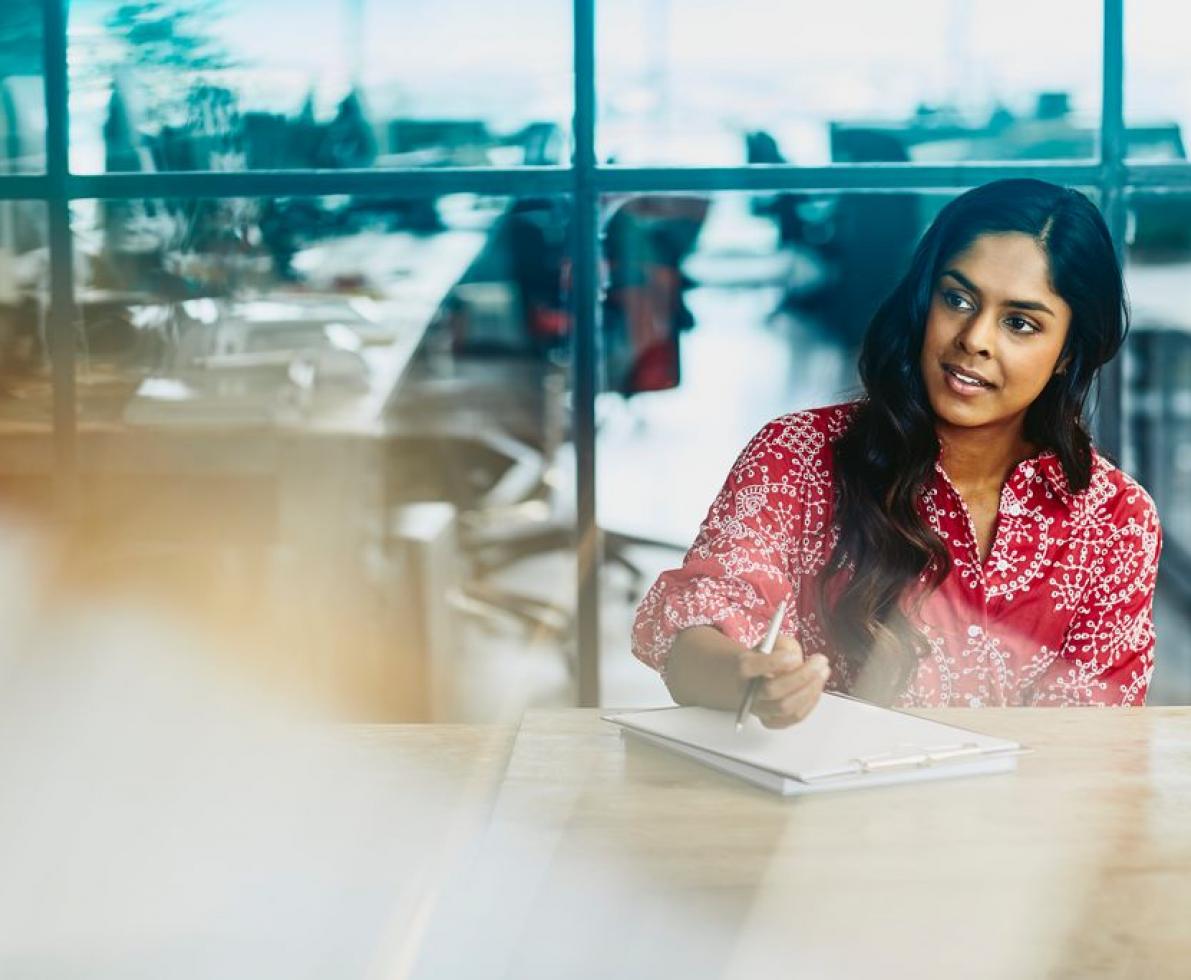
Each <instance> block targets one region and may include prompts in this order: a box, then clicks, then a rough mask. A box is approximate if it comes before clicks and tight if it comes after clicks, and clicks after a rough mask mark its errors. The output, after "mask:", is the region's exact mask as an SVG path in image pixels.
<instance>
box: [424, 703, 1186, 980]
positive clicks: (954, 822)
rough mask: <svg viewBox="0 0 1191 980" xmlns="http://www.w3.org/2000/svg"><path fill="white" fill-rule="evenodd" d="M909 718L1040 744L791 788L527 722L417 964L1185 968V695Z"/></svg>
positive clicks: (526, 970)
mask: <svg viewBox="0 0 1191 980" xmlns="http://www.w3.org/2000/svg"><path fill="white" fill-rule="evenodd" d="M922 714H924V715H926V716H928V717H933V718H937V719H939V720H944V721H954V722H956V723H959V724H964V725H968V726H974V727H977V728H978V729H980V730H982V731H986V732H988V733H991V734H996V735H1003V736H1008V737H1012V738H1016V739H1019V740H1021V741H1023V742H1025V743H1026V744H1027V745H1029V746H1031V747H1033V748H1034V749H1035V752H1034V753H1033V754H1030V755H1027V756H1025V757H1023V758H1022V759H1021V761H1020V769H1019V771H1018V772H1017V773H1015V774H1009V775H997V776H981V777H973V778H969V779H956V780H945V781H941V782H938V783H927V784H921V785H915V786H901V787H891V788H884V789H874V790H866V791H857V792H852V793H841V794H838V795H823V796H818V797H808V798H802V799H782V798H780V797H777V796H773V795H770V794H768V793H766V792H764V791H762V790H759V789H755V788H753V787H750V786H749V785H747V784H745V783H743V782H741V781H738V780H735V779H732V778H731V777H728V776H725V775H721V774H719V773H716V772H713V771H710V770H708V769H705V768H704V767H702V766H700V765H698V764H697V763H695V762H693V761H690V760H687V759H684V758H681V757H678V756H675V755H672V754H670V753H667V752H665V751H664V750H661V749H657V748H654V747H651V746H648V745H643V744H639V743H636V742H633V741H629V740H622V736H621V735H620V734H619V733H618V732H617V731H616V730H615V729H614V728H613V727H612V726H610V725H608V724H606V723H604V722H601V721H600V720H599V719H598V717H597V713H596V712H594V711H584V710H571V711H557V712H530V713H528V714H527V715H526V716H525V718H524V720H523V723H522V725H521V728H520V730H519V733H518V736H517V739H516V742H515V744H514V747H513V751H512V755H511V757H510V759H509V762H508V766H507V769H506V770H505V774H504V778H503V781H502V782H501V785H500V790H499V793H498V795H497V797H496V800H495V805H494V809H493V812H492V817H491V823H490V826H489V828H488V831H487V833H486V835H485V836H484V837H483V839H482V841H481V843H480V844H479V845H478V850H477V852H476V854H475V856H474V860H472V861H471V862H470V863H469V864H468V866H467V867H466V869H465V870H460V871H459V872H458V873H457V875H456V877H455V878H454V880H453V882H452V883H451V884H450V885H449V886H447V887H446V888H445V889H444V890H443V891H442V892H441V893H439V894H438V895H437V896H436V897H435V898H434V899H433V900H432V902H433V909H432V910H431V911H430V912H429V913H428V917H429V926H428V927H426V929H425V931H424V933H421V934H420V935H419V936H418V937H416V944H417V968H416V970H415V971H414V975H416V976H425V977H436V978H439V977H505V976H507V977H516V978H529V977H550V978H556V977H564V976H565V977H663V976H664V977H676V978H677V977H682V978H686V977H740V978H754V977H764V976H782V977H800V978H801V977H868V976H915V977H921V976H928V977H964V978H973V977H1004V978H1013V980H1020V978H1027V977H1087V976H1136V977H1147V978H1148V977H1160V976H1170V977H1174V976H1187V975H1188V969H1189V968H1191V929H1189V928H1188V923H1187V915H1188V912H1189V911H1191V819H1188V818H1189V815H1191V708H1150V709H1103V710H1101V709H1070V710H1048V709H1034V710H1031V709H987V710H982V711H976V712H973V711H964V710H954V709H953V710H935V711H925V712H922ZM432 730H433V729H431V731H432ZM427 737H429V735H428V736H427ZM419 931H420V930H419ZM406 949H407V952H408V947H406Z"/></svg>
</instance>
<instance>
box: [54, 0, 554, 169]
mask: <svg viewBox="0 0 1191 980" xmlns="http://www.w3.org/2000/svg"><path fill="white" fill-rule="evenodd" d="M516 19H517V20H518V21H519V22H521V23H522V24H523V25H524V26H525V28H526V29H525V30H512V31H510V30H507V29H506V28H507V27H509V24H508V20H509V14H508V11H506V10H501V9H499V8H496V7H485V6H477V5H475V4H472V3H468V2H466V0H447V2H441V3H435V4H430V5H425V6H417V5H412V4H383V3H376V2H371V3H369V2H365V0H348V2H345V3H343V4H326V3H321V2H315V0H297V2H290V0H286V2H282V0H252V2H251V3H230V2H222V0H172V2H167V3H159V2H152V3H127V2H124V0H79V2H76V3H73V4H71V8H70V68H71V113H72V119H71V161H72V164H73V167H74V169H75V170H76V171H77V172H81V173H95V172H101V171H129V170H132V171H140V170H208V169H210V170H241V169H277V168H287V167H320V168H331V169H337V168H342V167H373V166H376V167H385V166H442V165H454V166H490V165H500V166H516V165H520V164H554V163H560V162H563V161H564V160H565V159H566V151H565V147H564V145H563V143H564V133H565V131H566V126H567V125H568V122H569V117H570V111H571V110H570V91H571V88H572V86H571V83H570V74H571V50H570V44H569V39H570V5H569V4H557V3H549V2H547V0H533V2H531V3H529V4H521V5H520V6H519V7H518V8H517V14H516ZM486 21H487V22H488V24H487V28H486V26H485V22H486ZM494 37H499V38H500V41H499V43H489V41H490V39H491V38H494Z"/></svg>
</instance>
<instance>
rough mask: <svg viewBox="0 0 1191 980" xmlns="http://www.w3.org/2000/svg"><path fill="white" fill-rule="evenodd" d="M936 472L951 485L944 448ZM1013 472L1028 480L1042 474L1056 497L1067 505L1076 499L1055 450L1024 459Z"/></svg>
mask: <svg viewBox="0 0 1191 980" xmlns="http://www.w3.org/2000/svg"><path fill="white" fill-rule="evenodd" d="M935 471H936V472H937V473H938V474H939V475H940V476H941V477H942V478H943V479H944V480H946V481H947V482H948V483H949V484H950V482H951V481H950V479H949V478H948V477H947V473H946V471H945V470H944V469H943V450H942V448H940V449H939V455H938V456H937V457H936V458H935ZM1013 472H1014V473H1016V472H1020V473H1021V474H1022V475H1023V476H1025V477H1026V479H1030V478H1032V477H1033V475H1034V472H1037V473H1040V474H1041V475H1042V478H1043V479H1044V480H1045V481H1046V482H1047V483H1048V484H1049V485H1050V488H1051V490H1053V491H1054V493H1055V496H1057V497H1058V498H1059V500H1060V501H1062V502H1063V503H1064V504H1066V505H1070V503H1071V501H1072V500H1073V499H1074V497H1075V494H1074V493H1073V492H1072V490H1071V485H1070V484H1069V483H1068V482H1067V473H1066V472H1065V471H1064V470H1063V464H1062V462H1061V461H1060V460H1059V455H1058V453H1056V452H1055V451H1054V450H1053V449H1043V450H1042V451H1041V452H1039V453H1036V454H1035V455H1033V456H1030V457H1028V458H1027V459H1023V460H1022V461H1021V462H1020V463H1018V464H1017V466H1016V467H1015V468H1014V470H1013ZM1012 478H1013V474H1012V473H1011V474H1010V479H1012Z"/></svg>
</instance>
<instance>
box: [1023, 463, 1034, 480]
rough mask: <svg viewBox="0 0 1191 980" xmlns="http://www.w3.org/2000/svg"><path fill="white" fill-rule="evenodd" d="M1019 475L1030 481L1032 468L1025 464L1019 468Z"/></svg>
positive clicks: (1032, 473) (1032, 472)
mask: <svg viewBox="0 0 1191 980" xmlns="http://www.w3.org/2000/svg"><path fill="white" fill-rule="evenodd" d="M1021 475H1022V476H1024V477H1025V478H1026V479H1027V480H1028V479H1030V478H1031V477H1032V476H1033V475H1034V467H1033V466H1032V465H1031V464H1030V463H1026V465H1025V466H1023V467H1022V468H1021Z"/></svg>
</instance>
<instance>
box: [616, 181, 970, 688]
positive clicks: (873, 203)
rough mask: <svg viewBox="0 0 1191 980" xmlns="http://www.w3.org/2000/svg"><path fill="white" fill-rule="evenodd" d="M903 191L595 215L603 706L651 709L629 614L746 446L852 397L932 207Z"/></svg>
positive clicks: (651, 681)
mask: <svg viewBox="0 0 1191 980" xmlns="http://www.w3.org/2000/svg"><path fill="white" fill-rule="evenodd" d="M946 200H947V198H946V197H943V196H928V195H915V194H892V195H862V194H830V195H803V194H764V195H750V194H744V193H719V194H715V195H712V196H707V197H700V196H680V195H671V196H658V195H643V196H637V197H632V198H628V199H624V200H620V201H615V202H611V203H610V204H609V205H608V206H607V208H606V213H605V215H604V231H605V234H604V259H605V263H606V269H607V286H608V288H607V290H606V293H605V298H604V301H603V304H602V323H603V340H604V348H605V353H606V364H605V383H604V388H605V393H604V394H602V395H601V396H600V401H599V404H598V410H599V411H598V418H599V444H598V452H597V456H596V458H597V461H598V466H599V484H598V491H599V521H600V525H601V527H603V528H604V529H605V530H606V532H607V543H606V547H607V551H608V555H609V558H610V562H609V567H608V570H607V577H606V579H605V583H606V584H605V591H604V594H603V602H604V613H603V615H604V620H605V622H606V624H607V636H608V641H607V646H608V648H609V649H607V650H606V651H605V661H604V662H605V665H606V666H605V674H604V677H603V687H604V699H605V701H606V702H607V703H609V704H643V705H644V704H657V703H658V699H659V698H662V699H665V697H666V694H665V692H664V690H663V689H662V688H661V687H660V681H659V680H658V678H657V675H656V674H655V673H654V672H653V671H651V670H649V669H648V668H646V667H644V666H643V665H641V664H640V663H638V662H637V661H636V660H635V659H634V658H633V657H631V656H630V655H629V652H628V643H629V633H630V625H631V622H632V615H633V612H634V608H635V603H636V602H637V601H638V600H639V599H640V598H641V595H642V594H643V592H644V590H645V589H646V588H648V586H649V585H650V584H651V583H652V581H653V579H654V578H655V577H656V575H657V574H658V573H659V572H661V571H662V570H664V569H666V568H672V567H675V566H676V565H677V564H679V562H680V561H681V558H682V553H683V552H684V551H685V550H686V549H687V548H688V547H689V546H690V544H691V542H692V541H693V540H694V537H695V532H696V531H697V529H698V527H699V524H700V522H701V521H702V519H703V517H704V516H705V514H706V512H707V507H708V506H709V504H710V503H711V501H712V499H713V498H714V497H715V495H716V493H717V491H718V490H719V488H720V486H721V484H722V483H723V480H724V477H725V475H726V474H727V473H728V471H729V469H730V468H731V466H732V463H733V461H734V460H735V458H736V456H737V455H738V454H739V452H740V450H741V449H742V448H743V447H744V445H745V443H747V442H748V440H749V438H751V437H752V435H753V434H754V433H755V432H756V431H757V430H758V429H759V428H760V427H761V426H762V425H763V424H764V423H765V422H767V421H769V420H770V419H772V418H776V417H777V416H779V415H782V414H785V413H786V412H791V411H796V410H798V409H803V408H810V407H813V406H818V405H832V404H836V403H839V402H842V401H848V400H850V399H852V398H854V397H856V396H857V394H858V393H859V387H858V386H859V379H858V377H857V375H856V370H855V358H856V351H857V348H858V345H859V342H860V339H861V336H862V335H863V332H864V328H865V326H866V325H867V322H868V320H869V318H870V317H871V316H872V314H873V313H874V312H875V310H876V307H877V306H878V305H879V303H880V302H881V300H882V299H884V296H885V294H886V292H887V291H888V290H889V289H891V288H892V286H893V285H894V283H895V282H896V280H897V278H898V277H899V276H900V275H901V273H902V271H903V270H904V267H905V265H906V264H907V263H908V261H909V257H910V252H911V250H912V249H913V246H914V244H915V242H916V241H917V239H918V237H919V235H920V234H921V233H922V231H923V230H924V229H925V227H926V225H927V224H929V222H930V220H931V219H932V218H933V217H934V215H935V214H936V213H937V211H938V210H939V209H940V208H941V207H942V206H943V204H944V203H946Z"/></svg>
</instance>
